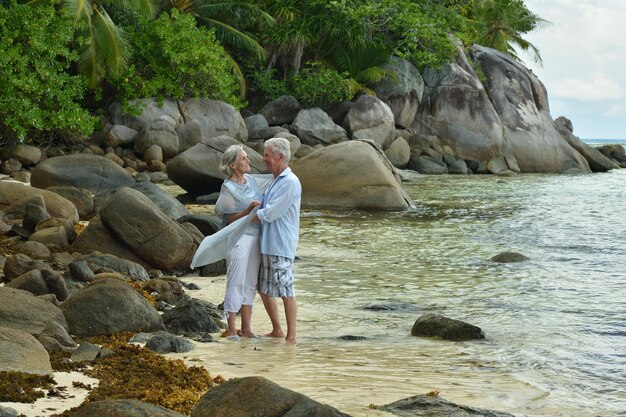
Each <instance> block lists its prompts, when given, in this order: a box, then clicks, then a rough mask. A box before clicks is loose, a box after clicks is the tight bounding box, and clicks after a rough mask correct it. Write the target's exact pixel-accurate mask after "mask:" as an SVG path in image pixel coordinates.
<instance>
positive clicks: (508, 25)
mask: <svg viewBox="0 0 626 417" xmlns="http://www.w3.org/2000/svg"><path fill="white" fill-rule="evenodd" d="M471 23H472V24H471V29H473V30H474V31H475V37H476V43H479V44H481V45H485V46H489V47H491V48H494V49H497V50H499V51H501V52H504V53H507V54H509V55H511V56H512V57H514V58H516V59H518V60H519V59H520V58H519V57H518V56H517V53H516V50H515V46H517V47H518V48H520V49H521V50H522V51H524V52H526V53H529V54H530V55H531V57H532V59H533V60H534V61H535V62H537V63H541V55H540V54H539V50H538V49H537V48H536V47H535V46H534V45H533V44H532V43H530V42H528V41H527V40H525V39H524V38H523V37H522V35H524V34H526V33H528V32H530V31H532V30H534V29H536V28H538V27H541V26H544V25H546V24H548V23H549V22H548V21H546V20H544V19H542V18H541V17H539V16H538V15H536V14H534V13H533V12H531V11H530V10H528V8H526V5H525V4H524V2H523V0H475V1H474V5H473V8H472V10H471Z"/></svg>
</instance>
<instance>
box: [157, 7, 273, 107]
mask: <svg viewBox="0 0 626 417" xmlns="http://www.w3.org/2000/svg"><path fill="white" fill-rule="evenodd" d="M166 7H169V8H174V9H178V10H180V11H181V12H183V13H189V14H191V15H192V16H194V17H195V18H196V22H198V23H199V24H201V25H203V26H206V27H208V28H213V29H215V36H216V37H217V39H218V40H219V41H220V42H221V43H222V45H223V46H224V48H225V49H226V51H227V52H228V51H230V54H228V55H227V56H228V59H229V60H230V64H231V68H232V71H233V73H234V74H235V76H236V77H237V79H238V80H239V89H240V95H241V97H244V96H245V92H246V81H245V77H244V74H243V71H242V70H241V67H240V66H239V64H238V63H237V61H236V60H235V58H234V57H233V55H232V54H233V53H234V52H235V51H247V52H248V53H249V54H250V56H251V57H252V60H253V61H254V62H256V63H261V62H263V61H264V60H265V58H266V52H265V49H264V48H263V47H262V46H261V45H260V44H259V42H258V40H257V39H256V35H255V34H254V33H252V32H251V31H250V30H254V29H256V28H258V27H267V26H271V25H273V24H274V22H275V21H274V18H273V17H272V16H271V15H270V14H268V13H267V12H266V11H265V10H263V8H262V7H261V6H260V5H258V4H256V3H254V2H253V1H250V0H167V4H166Z"/></svg>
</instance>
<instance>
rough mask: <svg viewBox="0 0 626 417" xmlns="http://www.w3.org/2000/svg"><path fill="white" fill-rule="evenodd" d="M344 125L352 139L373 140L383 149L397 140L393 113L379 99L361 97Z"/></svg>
mask: <svg viewBox="0 0 626 417" xmlns="http://www.w3.org/2000/svg"><path fill="white" fill-rule="evenodd" d="M343 123H344V127H345V128H346V130H347V131H348V132H349V133H350V137H351V138H352V139H366V140H371V141H373V142H374V143H376V145H378V146H380V147H381V148H383V149H387V148H388V147H389V145H391V143H392V142H393V140H394V139H395V138H396V126H395V121H394V116H393V112H392V111H391V109H390V108H389V106H388V105H387V104H385V103H384V102H383V101H381V100H380V99H379V98H377V97H372V96H368V95H362V96H361V97H359V98H358V99H357V100H356V101H355V102H354V105H353V106H352V107H350V110H349V111H348V114H347V115H346V117H345V119H344V121H343Z"/></svg>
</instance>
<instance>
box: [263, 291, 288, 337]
mask: <svg viewBox="0 0 626 417" xmlns="http://www.w3.org/2000/svg"><path fill="white" fill-rule="evenodd" d="M259 295H260V296H261V300H263V305H264V306H265V311H267V315H268V316H269V317H270V321H271V322H272V331H271V333H267V334H266V335H265V336H267V337H285V333H284V332H283V329H282V328H281V326H280V316H279V314H278V304H277V303H276V300H274V299H273V298H272V297H270V296H269V295H267V294H264V293H262V292H259Z"/></svg>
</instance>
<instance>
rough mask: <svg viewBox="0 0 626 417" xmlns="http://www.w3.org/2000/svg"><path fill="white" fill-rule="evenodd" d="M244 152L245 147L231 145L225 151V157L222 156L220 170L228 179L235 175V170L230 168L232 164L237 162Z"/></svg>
mask: <svg viewBox="0 0 626 417" xmlns="http://www.w3.org/2000/svg"><path fill="white" fill-rule="evenodd" d="M241 151H243V145H230V146H229V147H228V148H226V150H225V151H224V155H222V163H221V164H220V169H221V170H222V172H223V173H224V174H226V176H227V177H230V176H231V175H233V172H234V171H233V169H232V168H231V167H230V164H232V163H233V162H235V161H236V160H237V157H238V156H239V153H240V152H241Z"/></svg>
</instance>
